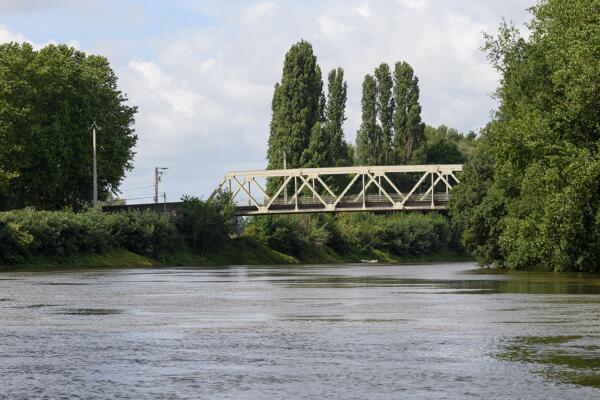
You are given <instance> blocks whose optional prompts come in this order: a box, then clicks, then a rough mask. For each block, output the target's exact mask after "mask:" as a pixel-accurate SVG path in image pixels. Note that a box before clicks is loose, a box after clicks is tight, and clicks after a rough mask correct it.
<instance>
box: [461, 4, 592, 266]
mask: <svg viewBox="0 0 600 400" xmlns="http://www.w3.org/2000/svg"><path fill="white" fill-rule="evenodd" d="M599 8H600V1H599V0H592V1H587V0H586V1H584V0H573V1H566V0H545V1H542V2H540V3H539V4H538V5H536V6H535V7H533V8H532V9H531V10H532V14H533V18H532V21H531V22H530V23H529V24H528V27H529V29H530V31H531V34H530V35H529V37H528V38H527V39H524V38H522V37H520V36H519V31H518V29H517V28H516V27H514V26H512V25H509V24H507V23H502V24H501V26H500V29H499V32H498V35H496V36H490V35H488V36H487V42H486V45H485V46H484V50H486V51H487V52H488V56H489V59H490V61H491V62H492V64H493V65H494V66H495V67H496V68H497V69H498V71H499V72H500V73H501V81H500V86H499V88H498V90H497V92H496V95H497V98H498V99H499V101H500V106H499V108H498V110H497V112H496V114H495V115H494V119H493V121H492V122H491V123H490V124H489V125H488V127H487V128H486V131H485V132H484V134H483V135H481V138H480V139H479V140H478V142H479V144H478V146H477V147H478V148H479V146H483V147H482V148H484V149H485V151H486V152H487V154H488V155H489V156H490V157H492V160H493V161H492V165H491V170H492V171H493V173H492V174H491V177H490V178H489V179H485V180H483V181H480V180H479V179H478V176H477V175H475V174H469V173H467V171H468V170H474V171H478V170H481V169H482V168H485V169H487V167H484V166H482V163H483V162H482V160H481V159H480V158H479V157H473V158H472V159H471V161H470V162H469V164H472V166H467V167H465V174H464V176H463V180H462V183H461V185H460V186H459V189H458V190H457V191H456V193H454V195H453V198H452V204H451V209H452V212H453V215H458V216H459V218H458V220H459V221H460V223H461V224H462V225H463V228H464V233H463V240H464V241H465V242H466V243H467V244H469V243H470V244H471V247H472V251H473V252H474V253H475V254H477V255H478V258H479V260H480V262H482V263H488V264H499V265H506V266H508V267H511V268H530V267H532V266H542V267H546V268H548V269H553V270H574V271H598V270H599V265H600V152H599V150H598V149H599V147H600V146H599V145H600V114H599V113H598V104H600V58H599V57H598V56H597V55H598V54H600V23H599V21H598V9H599ZM485 165H489V161H488V162H487V164H485ZM490 205H492V206H490ZM473 238H475V240H473ZM492 250H493V251H492Z"/></svg>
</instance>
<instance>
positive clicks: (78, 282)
mask: <svg viewBox="0 0 600 400" xmlns="http://www.w3.org/2000/svg"><path fill="white" fill-rule="evenodd" d="M599 294H600V278H598V277H589V276H582V275H577V274H544V273H524V272H518V273H514V272H513V273H497V272H490V271H481V270H473V265H472V264H470V263H453V264H430V265H404V266H394V265H342V266H333V267H332V266H320V265H315V266H296V267H289V266H286V267H244V266H236V267H227V268H212V269H197V268H177V269H153V270H150V269H130V270H106V271H97V270H96V271H70V272H52V273H6V274H2V277H1V279H0V327H1V328H0V329H1V331H0V332H1V333H2V337H1V340H0V355H1V357H2V358H1V359H2V363H0V383H1V384H0V399H4V398H7V399H32V398H86V399H94V398H97V399H104V398H130V399H140V398H156V399H163V398H169V399H179V398H182V399H183V398H210V399H220V398H235V399H264V398H294V399H296V398H307V399H308V398H340V399H353V398H356V399H364V398H373V399H388V398H389V399H396V398H403V399H405V398H408V399H410V398H414V399H420V398H460V399H468V398H473V399H476V398H477V399H479V398H531V399H538V398H539V399H550V398H568V399H578V398H581V399H589V398H598V397H600V378H599V377H600V322H599V321H598V313H599V312H600V296H599Z"/></svg>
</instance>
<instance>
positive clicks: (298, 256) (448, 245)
mask: <svg viewBox="0 0 600 400" xmlns="http://www.w3.org/2000/svg"><path fill="white" fill-rule="evenodd" d="M456 236H457V235H455V234H454V233H453V232H452V230H451V227H450V224H449V222H448V220H447V219H446V218H445V217H443V216H441V215H439V214H416V213H414V214H408V213H407V214H389V215H373V214H368V213H356V214H340V215H293V216H285V215H279V216H260V217H253V218H248V219H246V220H242V219H239V218H238V219H236V218H235V215H234V207H233V205H232V204H231V202H230V201H229V198H228V197H227V196H226V195H220V196H216V197H215V198H214V199H213V200H210V201H202V200H199V199H197V198H193V197H186V198H184V202H183V205H182V206H181V208H180V209H179V210H178V213H177V215H176V216H174V217H172V216H167V215H163V214H158V213H154V212H151V211H127V212H121V213H114V214H106V213H102V212H100V211H99V210H95V209H90V210H87V211H84V212H77V213H75V212H72V211H35V210H32V209H25V210H16V211H7V212H2V213H0V265H1V266H3V267H4V268H5V269H6V268H11V267H12V268H15V267H36V266H38V267H40V268H44V267H46V266H73V267H77V266H82V267H88V266H89V267H91V266H101V267H109V266H161V265H164V266H169V265H210V264H221V265H226V264H287V263H299V262H305V263H306V262H357V261H360V260H361V259H364V258H369V259H372V258H376V259H379V260H380V261H401V260H419V259H420V260H428V259H430V260H440V259H457V258H461V259H464V258H465V257H466V256H465V255H464V254H463V253H461V252H460V251H457V249H459V248H460V246H459V245H458V242H457V240H455V237H456Z"/></svg>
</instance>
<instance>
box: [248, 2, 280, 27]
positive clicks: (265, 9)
mask: <svg viewBox="0 0 600 400" xmlns="http://www.w3.org/2000/svg"><path fill="white" fill-rule="evenodd" d="M277 8H278V5H277V3H275V2H274V1H263V2H260V3H257V4H255V5H253V6H251V7H249V8H248V9H247V10H245V11H244V13H243V14H242V18H241V21H242V23H244V24H254V23H257V22H259V21H260V20H261V19H263V18H266V17H269V16H271V15H273V14H274V13H275V11H276V10H277Z"/></svg>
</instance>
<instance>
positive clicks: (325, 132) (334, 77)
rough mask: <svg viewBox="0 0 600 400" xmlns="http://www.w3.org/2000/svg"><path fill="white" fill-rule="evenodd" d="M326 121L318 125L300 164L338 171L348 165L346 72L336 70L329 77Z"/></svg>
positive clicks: (315, 126)
mask: <svg viewBox="0 0 600 400" xmlns="http://www.w3.org/2000/svg"><path fill="white" fill-rule="evenodd" d="M327 80H328V85H327V103H326V105H325V112H324V114H325V121H324V123H323V124H315V125H314V126H313V129H312V131H311V137H310V142H309V145H308V147H307V148H306V149H305V150H304V153H303V154H302V160H301V163H302V165H303V166H306V167H336V166H343V165H349V160H348V148H347V144H346V141H345V140H344V131H343V129H342V125H343V124H344V121H345V120H346V116H345V110H346V98H347V91H348V85H347V83H346V82H345V81H344V70H343V69H342V68H337V69H333V70H331V71H330V72H329V75H328V79H327Z"/></svg>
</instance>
